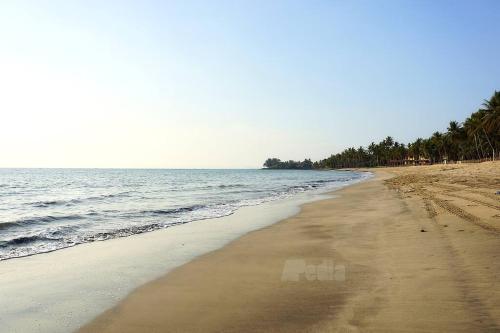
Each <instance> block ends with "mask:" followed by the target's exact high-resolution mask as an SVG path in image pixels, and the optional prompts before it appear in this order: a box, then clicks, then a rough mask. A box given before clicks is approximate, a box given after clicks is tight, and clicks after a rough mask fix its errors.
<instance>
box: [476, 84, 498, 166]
mask: <svg viewBox="0 0 500 333" xmlns="http://www.w3.org/2000/svg"><path fill="white" fill-rule="evenodd" d="M483 107H484V109H481V110H479V111H480V112H482V113H483V114H484V115H483V117H482V119H481V120H482V122H481V126H482V130H483V132H484V135H485V136H486V140H487V141H488V144H489V146H490V148H491V150H492V153H493V159H495V147H494V146H493V145H492V144H491V141H490V137H489V136H488V133H490V135H492V136H498V133H499V132H500V91H495V92H494V93H493V96H491V98H490V99H489V100H485V101H484V103H483Z"/></svg>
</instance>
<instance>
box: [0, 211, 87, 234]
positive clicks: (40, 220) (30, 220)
mask: <svg viewBox="0 0 500 333" xmlns="http://www.w3.org/2000/svg"><path fill="white" fill-rule="evenodd" d="M83 218H84V216H82V215H78V214H71V215H61V216H53V215H46V216H36V217H27V218H23V219H19V220H16V221H11V222H2V223H0V230H2V229H7V228H11V227H22V226H27V225H33V224H44V223H50V222H54V221H60V220H78V219H83Z"/></svg>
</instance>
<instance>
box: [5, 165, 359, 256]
mask: <svg viewBox="0 0 500 333" xmlns="http://www.w3.org/2000/svg"><path fill="white" fill-rule="evenodd" d="M366 177H368V175H367V174H365V173H361V172H350V171H312V170H256V169H252V170H212V169H210V170H192V169H189V170H187V169H186V170H172V169H0V260H6V259H11V258H16V257H23V256H29V255H36V254H39V253H44V252H50V251H55V250H59V249H63V248H67V247H72V246H75V245H78V244H83V243H89V242H95V241H106V240H109V239H113V238H117V237H126V236H131V235H134V234H139V233H144V232H150V231H154V230H158V229H163V228H168V227H175V226H176V225H179V224H184V223H189V222H192V221H199V220H204V219H209V218H217V217H222V216H227V215H230V214H232V213H234V212H235V211H236V210H238V209H239V208H240V207H244V206H253V205H259V204H262V203H265V202H269V201H274V200H279V199H283V198H289V197H292V196H294V195H296V194H297V193H303V192H308V191H316V192H320V191H324V192H326V191H328V190H333V189H336V188H339V187H342V186H345V185H348V184H351V183H354V182H358V181H361V180H363V179H365V178H366Z"/></svg>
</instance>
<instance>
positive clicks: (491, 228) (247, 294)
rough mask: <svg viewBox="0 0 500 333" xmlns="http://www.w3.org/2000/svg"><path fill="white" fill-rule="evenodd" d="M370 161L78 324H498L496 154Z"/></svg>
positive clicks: (348, 327) (134, 328) (145, 328)
mask: <svg viewBox="0 0 500 333" xmlns="http://www.w3.org/2000/svg"><path fill="white" fill-rule="evenodd" d="M375 172H376V177H375V178H373V179H371V180H369V181H366V182H364V183H360V184H356V185H353V186H350V187H348V188H345V189H342V190H340V191H337V192H334V194H335V196H337V197H336V198H333V199H327V200H322V201H318V202H313V203H308V204H305V205H304V206H303V207H302V210H301V212H300V213H299V214H297V215H295V216H293V217H291V218H288V219H286V220H283V221H281V222H279V223H276V224H274V225H272V226H269V227H266V228H263V229H260V230H257V231H253V232H251V233H249V234H247V235H245V236H243V237H241V238H239V239H237V240H236V241H234V242H232V243H230V244H229V245H227V246H225V247H223V248H222V249H220V250H216V251H214V252H211V253H209V254H206V255H203V256H201V257H198V258H196V259H194V260H193V261H191V262H190V263H188V264H186V265H183V266H181V267H179V268H177V269H175V270H173V271H172V272H170V273H168V274H167V275H165V276H164V277H162V278H160V279H157V280H155V281H153V282H151V283H148V284H146V285H144V286H142V287H140V288H138V289H137V290H135V291H134V292H132V293H131V294H130V295H129V296H128V297H127V298H126V299H125V300H124V301H123V302H121V303H120V304H119V305H117V306H116V307H114V308H112V309H111V310H109V311H107V312H105V313H103V314H102V315H100V316H99V317H97V318H96V319H95V320H94V321H92V322H91V323H89V324H87V325H86V326H84V327H83V328H82V329H81V332H259V331H266V332H499V331H500V286H499V285H498V283H497V281H498V280H499V278H500V260H499V259H500V195H496V194H495V192H496V191H498V190H500V163H499V162H487V163H481V164H467V165H465V164H463V165H447V166H444V165H435V166H428V167H407V168H387V169H377V170H376V171H375Z"/></svg>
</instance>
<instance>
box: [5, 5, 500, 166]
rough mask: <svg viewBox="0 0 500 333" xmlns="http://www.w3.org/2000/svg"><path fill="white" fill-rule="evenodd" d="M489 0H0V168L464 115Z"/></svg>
mask: <svg viewBox="0 0 500 333" xmlns="http://www.w3.org/2000/svg"><path fill="white" fill-rule="evenodd" d="M499 36H500V1H473V0H471V1H431V0H429V1H425V0H419V1H404V0H397V1H333V0H332V1H317V0H314V1H292V0H290V1H274V0H266V1H258V0H257V1H187V0H182V1H180V0H179V1H125V0H120V1H71V0H64V1H55V0H54V1H45V0H36V1H24V0H15V1H14V0H0V167H97V168H99V167H102V168H113V167H116V168H256V167H260V166H261V165H262V163H263V162H264V160H265V159H266V158H267V157H279V158H281V159H283V160H288V159H304V158H311V159H313V160H318V159H321V158H325V157H328V156H329V155H330V154H332V153H337V152H340V151H341V150H343V149H344V148H347V147H350V146H360V145H363V146H366V145H368V144H369V143H370V142H371V141H375V142H378V141H380V140H381V139H383V138H384V137H386V136H388V135H391V136H392V137H394V138H395V139H396V140H398V141H400V142H405V143H406V142H409V141H411V140H414V139H415V138H417V137H425V136H429V135H430V134H431V133H432V132H434V131H436V130H439V131H443V130H446V127H447V124H448V123H449V121H450V120H457V121H463V120H464V119H465V117H467V116H468V115H469V114H470V113H472V112H473V111H475V110H477V108H478V107H480V105H481V103H482V102H483V100H484V99H486V98H489V97H490V96H491V95H492V94H493V91H494V90H495V89H497V90H499V89H500V66H499V59H500V43H499V42H498V41H499Z"/></svg>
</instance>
